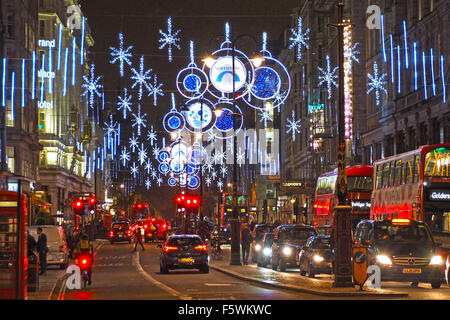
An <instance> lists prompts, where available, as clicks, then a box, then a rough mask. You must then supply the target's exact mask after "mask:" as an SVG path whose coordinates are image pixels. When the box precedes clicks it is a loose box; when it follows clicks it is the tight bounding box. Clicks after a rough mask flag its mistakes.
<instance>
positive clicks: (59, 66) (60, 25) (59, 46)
mask: <svg viewBox="0 0 450 320" xmlns="http://www.w3.org/2000/svg"><path fill="white" fill-rule="evenodd" d="M61 45H62V24H61V23H60V24H59V32H58V65H57V68H58V70H60V69H61Z"/></svg>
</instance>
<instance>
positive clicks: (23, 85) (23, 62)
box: [21, 59, 25, 107]
mask: <svg viewBox="0 0 450 320" xmlns="http://www.w3.org/2000/svg"><path fill="white" fill-rule="evenodd" d="M21 91H22V107H25V59H22V90H21Z"/></svg>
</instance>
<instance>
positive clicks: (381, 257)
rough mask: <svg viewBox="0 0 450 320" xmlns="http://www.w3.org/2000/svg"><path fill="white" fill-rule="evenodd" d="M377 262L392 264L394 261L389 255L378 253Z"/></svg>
mask: <svg viewBox="0 0 450 320" xmlns="http://www.w3.org/2000/svg"><path fill="white" fill-rule="evenodd" d="M377 262H378V263H379V264H383V265H389V266H390V265H392V261H391V259H390V258H389V257H388V256H385V255H383V254H379V255H377Z"/></svg>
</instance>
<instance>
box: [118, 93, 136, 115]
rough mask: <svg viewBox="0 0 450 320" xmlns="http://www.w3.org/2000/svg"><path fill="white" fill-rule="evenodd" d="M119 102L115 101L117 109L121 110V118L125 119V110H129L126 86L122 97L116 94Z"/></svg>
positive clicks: (129, 103) (129, 102)
mask: <svg viewBox="0 0 450 320" xmlns="http://www.w3.org/2000/svg"><path fill="white" fill-rule="evenodd" d="M118 98H119V102H118V103H117V107H118V108H117V110H123V119H124V120H125V119H126V118H127V110H128V111H130V112H131V106H132V104H133V103H132V102H131V98H132V96H131V95H128V90H127V88H125V89H124V93H123V97H121V96H118Z"/></svg>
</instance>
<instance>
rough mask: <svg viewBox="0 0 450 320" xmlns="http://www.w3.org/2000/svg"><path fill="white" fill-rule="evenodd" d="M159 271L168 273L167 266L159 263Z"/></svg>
mask: <svg viewBox="0 0 450 320" xmlns="http://www.w3.org/2000/svg"><path fill="white" fill-rule="evenodd" d="M159 271H160V272H161V273H164V274H166V273H169V269H167V266H162V265H160V266H159Z"/></svg>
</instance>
